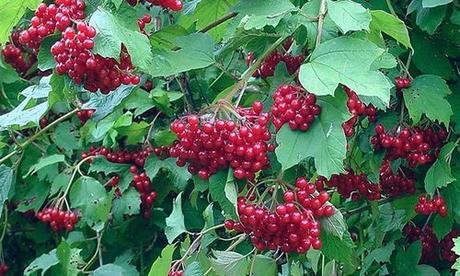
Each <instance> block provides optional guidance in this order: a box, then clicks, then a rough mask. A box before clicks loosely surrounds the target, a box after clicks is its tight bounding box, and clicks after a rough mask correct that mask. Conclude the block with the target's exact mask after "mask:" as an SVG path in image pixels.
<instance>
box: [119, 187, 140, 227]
mask: <svg viewBox="0 0 460 276" xmlns="http://www.w3.org/2000/svg"><path fill="white" fill-rule="evenodd" d="M140 206H141V199H140V195H139V192H138V191H136V190H135V189H134V188H129V189H128V191H126V192H124V193H123V194H122V196H121V197H120V198H116V199H114V201H113V207H112V213H113V216H114V218H115V219H117V220H118V221H121V220H122V219H123V216H124V215H127V216H132V215H137V214H139V213H140Z"/></svg>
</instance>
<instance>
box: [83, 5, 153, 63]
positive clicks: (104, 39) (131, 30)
mask: <svg viewBox="0 0 460 276" xmlns="http://www.w3.org/2000/svg"><path fill="white" fill-rule="evenodd" d="M126 18H137V16H136V11H135V9H134V8H127V7H126V8H124V9H123V11H122V12H121V13H118V14H113V13H111V12H110V11H107V10H105V9H103V8H101V7H98V9H97V10H96V11H95V12H94V13H93V15H92V16H91V19H90V21H89V24H90V25H91V26H93V27H94V28H96V31H97V35H96V38H95V39H94V45H95V46H94V49H93V51H94V52H95V53H96V54H100V55H101V56H103V57H112V58H115V59H117V60H119V59H120V53H121V45H122V44H123V45H124V46H125V47H126V49H127V50H128V52H129V55H130V56H131V61H132V63H133V64H134V65H135V66H136V67H138V68H139V69H141V70H142V71H144V72H149V70H150V68H151V67H152V66H153V65H154V58H153V53H152V51H151V49H150V41H149V39H148V37H147V36H146V35H143V34H142V33H140V32H139V31H138V26H137V24H136V22H135V20H126Z"/></svg>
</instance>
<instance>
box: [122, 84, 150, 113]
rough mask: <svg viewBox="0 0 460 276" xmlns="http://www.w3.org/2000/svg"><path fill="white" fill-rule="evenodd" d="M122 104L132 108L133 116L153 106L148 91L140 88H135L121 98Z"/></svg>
mask: <svg viewBox="0 0 460 276" xmlns="http://www.w3.org/2000/svg"><path fill="white" fill-rule="evenodd" d="M123 106H124V107H125V108H126V109H129V110H131V111H133V110H134V116H135V117H136V116H139V115H141V114H142V113H144V112H146V111H148V110H150V109H152V108H154V107H155V105H154V102H153V100H152V99H151V98H150V95H149V93H148V92H147V91H144V90H142V89H140V88H137V89H135V90H134V91H133V92H132V93H131V94H130V95H129V96H128V97H126V99H124V100H123Z"/></svg>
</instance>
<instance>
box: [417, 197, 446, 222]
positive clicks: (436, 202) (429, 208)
mask: <svg viewBox="0 0 460 276" xmlns="http://www.w3.org/2000/svg"><path fill="white" fill-rule="evenodd" d="M415 212H417V214H421V215H430V214H433V213H436V212H437V213H438V214H439V215H440V216H441V217H446V216H447V206H446V203H445V202H444V199H443V198H442V196H434V197H433V198H432V199H430V198H427V197H426V196H424V195H422V196H420V197H419V198H418V202H417V205H415Z"/></svg>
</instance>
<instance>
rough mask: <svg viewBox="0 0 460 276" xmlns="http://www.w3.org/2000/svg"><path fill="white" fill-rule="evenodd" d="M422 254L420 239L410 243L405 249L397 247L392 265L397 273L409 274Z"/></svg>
mask: <svg viewBox="0 0 460 276" xmlns="http://www.w3.org/2000/svg"><path fill="white" fill-rule="evenodd" d="M421 256H422V243H421V241H420V240H418V241H416V242H414V243H412V244H411V245H410V246H409V248H408V249H407V251H405V250H404V249H403V248H401V247H400V248H398V250H397V252H396V258H395V263H394V267H395V269H396V273H397V274H398V275H411V274H412V273H413V272H414V270H415V269H416V266H417V264H418V262H419V260H420V257H421Z"/></svg>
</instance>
